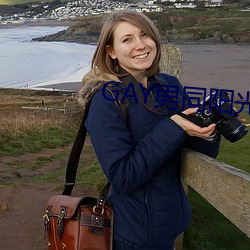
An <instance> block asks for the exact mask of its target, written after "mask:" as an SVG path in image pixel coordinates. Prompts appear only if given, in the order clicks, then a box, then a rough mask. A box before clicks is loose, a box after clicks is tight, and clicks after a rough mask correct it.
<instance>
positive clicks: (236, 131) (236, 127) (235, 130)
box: [217, 117, 248, 142]
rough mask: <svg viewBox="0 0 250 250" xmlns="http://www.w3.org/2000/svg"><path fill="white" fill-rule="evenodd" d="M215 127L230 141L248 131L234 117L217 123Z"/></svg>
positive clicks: (237, 138) (234, 140) (238, 138)
mask: <svg viewBox="0 0 250 250" xmlns="http://www.w3.org/2000/svg"><path fill="white" fill-rule="evenodd" d="M217 129H218V131H219V132H220V133H221V134H222V135H223V136H224V137H225V138H226V139H227V140H229V141H230V142H236V141H238V140H240V139H241V138H242V137H243V136H245V135H246V134H247V133H248V130H247V127H246V126H245V125H244V124H243V123H241V121H240V120H239V119H238V118H236V117H233V119H230V120H227V121H226V122H223V123H221V124H218V125H217Z"/></svg>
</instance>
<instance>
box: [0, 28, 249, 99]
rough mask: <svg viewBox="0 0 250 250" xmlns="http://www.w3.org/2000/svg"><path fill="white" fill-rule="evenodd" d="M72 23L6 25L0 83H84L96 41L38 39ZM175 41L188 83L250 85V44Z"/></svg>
mask: <svg viewBox="0 0 250 250" xmlns="http://www.w3.org/2000/svg"><path fill="white" fill-rule="evenodd" d="M66 28H67V26H41V25H40V26H30V25H21V26H12V27H4V28H0V72H1V74H0V87H2V88H38V87H41V86H49V85H50V86H54V85H56V84H59V83H65V84H67V83H73V82H74V83H80V82H81V79H82V77H83V76H84V74H86V72H88V70H89V69H90V64H91V59H92V56H93V53H94V50H95V48H96V46H95V45H87V44H85V45H84V44H77V43H69V42H35V41H32V38H35V37H40V36H45V35H48V34H54V33H57V32H58V31H61V30H65V29H66ZM170 45H175V46H177V47H179V49H180V50H181V52H182V58H183V60H182V69H181V79H180V80H181V83H182V85H184V86H187V87H195V88H207V89H209V88H220V89H226V90H234V91H235V92H237V93H241V95H242V96H246V94H247V92H249V91H250V87H249V86H250V82H249V79H250V77H249V76H250V75H249V72H250V46H249V45H246V44H245V45H244V44H170ZM58 86H59V85H58ZM208 91H209V90H208Z"/></svg>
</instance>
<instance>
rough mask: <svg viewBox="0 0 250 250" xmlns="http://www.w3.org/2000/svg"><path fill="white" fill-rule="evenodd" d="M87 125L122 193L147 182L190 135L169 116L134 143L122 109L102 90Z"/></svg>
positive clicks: (107, 171)
mask: <svg viewBox="0 0 250 250" xmlns="http://www.w3.org/2000/svg"><path fill="white" fill-rule="evenodd" d="M106 92H107V93H106V95H107V96H108V95H110V93H109V92H108V91H106ZM110 98H111V96H110ZM85 126H86V129H87V131H88V133H89V135H90V138H91V142H92V144H93V146H94V149H95V152H96V155H97V157H98V159H99V161H100V163H101V166H102V168H103V170H104V173H105V175H106V177H107V179H108V181H109V182H110V183H111V184H112V187H113V188H114V189H116V190H117V191H118V192H122V193H129V192H131V191H132V190H134V189H137V188H138V187H139V186H141V185H142V184H144V183H145V182H147V181H148V180H149V179H150V178H151V177H152V176H153V175H154V173H155V172H156V171H157V170H158V169H159V168H160V167H162V165H163V164H164V163H165V162H166V161H167V159H168V158H169V157H171V155H172V154H173V153H174V152H175V151H176V150H178V149H180V148H181V147H182V144H183V142H184V141H185V139H186V138H187V135H186V133H185V131H184V130H183V129H182V128H181V127H179V126H178V125H177V124H176V123H174V122H173V121H172V120H171V119H170V118H165V119H163V120H161V121H160V122H159V123H158V125H157V126H155V127H154V129H153V130H152V131H151V132H149V133H148V134H146V135H145V136H144V137H143V138H142V139H141V140H140V141H139V142H138V143H137V145H133V143H132V141H131V139H130V133H129V130H128V129H127V127H126V125H125V121H124V118H123V115H122V113H121V111H120V110H119V108H118V107H117V106H116V104H115V103H113V102H112V101H109V100H107V99H105V98H104V96H103V95H102V92H101V91H97V92H96V93H95V95H94V96H93V99H92V101H91V105H90V108H89V112H88V116H87V119H86V123H85Z"/></svg>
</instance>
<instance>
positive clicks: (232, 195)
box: [176, 150, 250, 250]
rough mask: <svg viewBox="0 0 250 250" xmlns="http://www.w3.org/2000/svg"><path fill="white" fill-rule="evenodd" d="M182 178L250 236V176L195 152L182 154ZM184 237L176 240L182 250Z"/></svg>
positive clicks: (178, 248)
mask: <svg viewBox="0 0 250 250" xmlns="http://www.w3.org/2000/svg"><path fill="white" fill-rule="evenodd" d="M181 179H182V180H183V183H184V186H185V185H187V186H189V187H192V188H193V189H194V190H195V191H196V192H197V193H198V194H200V195H201V196H202V197H203V198H205V199H206V200H207V201H208V202H209V203H210V204H211V205H213V206H214V207H215V208H216V209H217V210H218V211H219V212H221V213H222V214H223V215H224V216H225V217H226V218H227V219H229V220H230V221H231V222H232V223H233V224H234V225H235V226H237V227H238V228H239V229H240V230H241V231H242V232H243V233H245V234H246V235H247V236H248V237H250V174H249V173H247V172H245V171H242V170H240V169H237V168H235V167H233V166H230V165H228V164H225V163H223V162H219V161H217V160H215V159H213V158H210V157H208V156H206V155H203V154H200V153H198V152H196V151H191V150H184V151H183V153H182V172H181ZM182 239H183V235H180V236H179V238H177V240H176V250H182Z"/></svg>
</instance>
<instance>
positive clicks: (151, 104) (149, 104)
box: [119, 68, 182, 115]
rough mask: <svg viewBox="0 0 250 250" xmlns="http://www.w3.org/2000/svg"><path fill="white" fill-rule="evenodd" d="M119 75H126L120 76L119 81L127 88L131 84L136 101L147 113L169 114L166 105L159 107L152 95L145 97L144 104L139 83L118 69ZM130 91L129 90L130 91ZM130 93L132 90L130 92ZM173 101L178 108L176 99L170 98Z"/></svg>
mask: <svg viewBox="0 0 250 250" xmlns="http://www.w3.org/2000/svg"><path fill="white" fill-rule="evenodd" d="M119 73H120V74H126V75H125V76H122V77H120V80H121V82H122V83H123V84H124V85H125V86H126V87H127V88H128V87H129V85H130V84H131V83H132V84H133V87H134V90H135V94H136V97H137V98H138V100H139V101H140V103H141V104H142V105H143V106H144V107H145V108H147V109H148V110H149V111H151V112H154V113H156V114H161V115H163V114H164V115H167V114H169V113H170V112H169V109H168V107H167V106H166V105H160V103H158V102H157V101H156V100H155V99H154V98H153V96H152V95H148V96H147V101H146V102H145V100H144V99H145V96H144V94H143V91H142V89H141V86H140V84H139V82H138V81H137V80H136V79H135V78H134V77H133V76H132V75H131V74H129V73H128V72H126V71H125V70H123V69H121V68H120V69H119ZM154 78H155V79H156V81H157V82H158V83H159V84H160V85H162V84H161V82H160V81H159V80H158V79H157V78H156V77H154ZM162 88H163V89H165V88H164V87H163V86H162ZM130 90H131V89H130ZM131 91H132V90H131ZM171 98H172V99H173V100H174V101H176V102H178V105H179V106H180V107H182V106H181V104H180V103H179V101H178V100H177V99H175V98H174V97H171Z"/></svg>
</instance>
